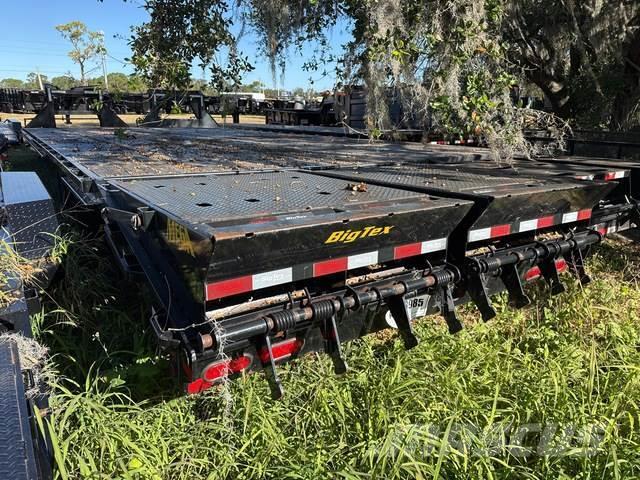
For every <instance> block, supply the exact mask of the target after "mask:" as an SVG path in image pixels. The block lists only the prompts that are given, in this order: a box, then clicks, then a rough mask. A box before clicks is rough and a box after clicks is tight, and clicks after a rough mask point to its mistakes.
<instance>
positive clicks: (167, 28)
mask: <svg viewBox="0 0 640 480" xmlns="http://www.w3.org/2000/svg"><path fill="white" fill-rule="evenodd" d="M143 8H144V9H145V10H147V12H148V14H149V21H147V22H146V23H143V24H142V25H140V26H137V27H135V28H134V29H133V35H132V37H131V40H130V42H129V45H130V46H131V49H132V50H133V55H132V58H131V62H132V63H133V65H134V66H135V67H136V69H137V71H138V72H139V73H140V74H141V75H142V76H143V77H144V78H145V80H146V81H147V82H148V83H149V84H150V85H153V86H154V87H159V88H183V89H187V88H189V85H190V84H191V82H192V79H191V75H190V69H191V67H192V65H193V64H194V63H196V64H197V66H198V67H199V68H200V69H201V70H204V69H208V70H209V72H210V74H211V77H212V83H213V84H214V86H215V87H217V88H218V89H219V90H222V89H223V88H222V87H223V84H224V83H225V82H229V81H230V82H231V83H234V84H237V83H239V82H240V77H241V74H242V73H243V72H245V71H247V70H250V69H251V65H250V63H249V61H248V59H247V58H246V57H242V56H241V55H239V53H238V52H237V50H236V43H235V38H234V36H233V35H232V34H231V32H230V26H231V23H232V22H231V19H230V17H229V8H228V5H227V3H226V2H225V1H220V0H183V1H175V0H145V1H144V2H143ZM223 53H226V59H227V61H226V62H222V61H221V60H220V59H219V58H220V57H221V56H222V54H223Z"/></svg>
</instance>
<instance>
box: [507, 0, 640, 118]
mask: <svg viewBox="0 0 640 480" xmlns="http://www.w3.org/2000/svg"><path fill="white" fill-rule="evenodd" d="M505 8H506V14H505V21H504V23H503V29H502V33H503V40H504V43H505V45H506V46H507V54H508V57H509V59H510V60H511V61H512V62H514V64H515V65H517V66H518V67H520V68H521V71H522V73H523V75H524V76H525V77H526V78H527V79H528V80H529V81H531V82H532V83H534V84H535V85H537V86H538V87H540V89H541V90H542V91H543V92H544V94H545V96H546V97H547V99H548V100H549V102H550V104H551V106H552V108H553V110H554V111H555V112H556V113H557V114H558V115H560V116H562V117H563V118H567V119H572V120H575V121H576V122H578V123H579V124H580V123H581V124H592V125H597V124H600V123H603V122H607V121H609V122H610V123H611V125H612V126H613V127H614V128H618V127H620V126H623V125H625V124H627V123H628V118H626V117H627V116H628V113H629V111H630V110H629V109H628V108H624V107H622V105H626V106H632V105H633V104H634V103H635V104H637V101H638V98H640V83H639V79H640V64H638V63H637V61H638V60H640V3H639V2H637V1H632V0H626V1H624V0H623V1H619V0H583V1H581V2H576V1H575V0H568V1H565V2H547V1H543V0H537V1H531V0H510V1H508V2H507V1H505ZM634 65H635V66H634ZM623 97H624V100H623ZM616 99H617V100H616ZM614 103H615V105H614Z"/></svg>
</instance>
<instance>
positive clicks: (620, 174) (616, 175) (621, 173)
mask: <svg viewBox="0 0 640 480" xmlns="http://www.w3.org/2000/svg"><path fill="white" fill-rule="evenodd" d="M628 175H629V170H618V171H615V172H607V173H605V175H604V179H605V180H618V179H620V178H625V177H626V176H628Z"/></svg>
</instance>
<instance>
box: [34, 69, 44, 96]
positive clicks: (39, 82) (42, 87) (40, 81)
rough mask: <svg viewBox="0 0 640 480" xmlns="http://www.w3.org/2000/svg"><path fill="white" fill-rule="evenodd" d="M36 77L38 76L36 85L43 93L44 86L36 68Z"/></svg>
mask: <svg viewBox="0 0 640 480" xmlns="http://www.w3.org/2000/svg"><path fill="white" fill-rule="evenodd" d="M36 75H37V76H38V85H40V90H42V91H44V86H43V85H42V77H41V76H40V69H39V68H36Z"/></svg>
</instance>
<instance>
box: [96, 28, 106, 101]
mask: <svg viewBox="0 0 640 480" xmlns="http://www.w3.org/2000/svg"><path fill="white" fill-rule="evenodd" d="M98 33H100V36H101V38H102V39H103V41H102V42H101V48H100V53H101V55H102V75H103V76H104V89H105V90H109V79H108V78H107V47H105V46H104V32H103V31H102V30H100V32H98Z"/></svg>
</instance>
